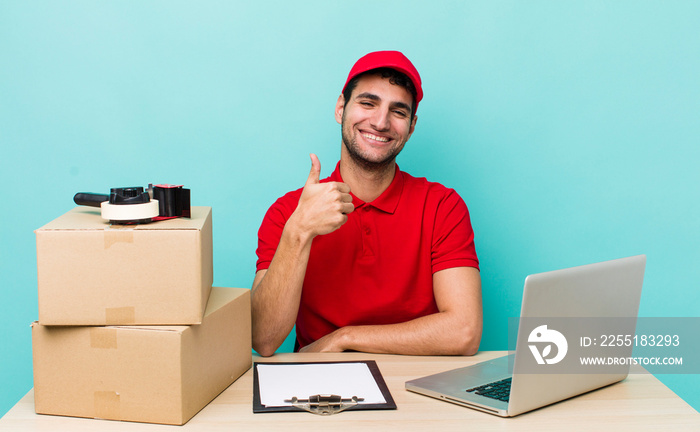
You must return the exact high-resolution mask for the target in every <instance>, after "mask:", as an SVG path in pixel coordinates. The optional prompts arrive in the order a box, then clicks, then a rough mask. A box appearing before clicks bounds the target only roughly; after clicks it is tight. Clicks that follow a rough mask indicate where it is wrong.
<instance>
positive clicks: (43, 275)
mask: <svg viewBox="0 0 700 432" xmlns="http://www.w3.org/2000/svg"><path fill="white" fill-rule="evenodd" d="M36 238H37V267H38V287H39V321H38V322H35V323H34V324H33V325H32V343H33V351H34V397H35V408H36V412H37V413H40V414H56V415H69V416H77V417H89V418H103V419H112V420H128V421H140V422H149V423H164V424H184V423H186V422H187V421H188V420H189V419H190V418H192V416H194V415H195V414H196V413H197V412H198V411H199V410H201V409H202V408H203V407H204V406H206V405H207V404H208V403H209V402H210V401H211V400H212V399H213V398H214V397H216V396H217V395H218V394H219V393H221V392H222V391H223V390H224V389H226V387H228V386H229V385H230V384H231V383H232V382H233V381H235V380H236V379H237V378H238V377H239V376H241V375H242V374H243V373H244V372H245V371H246V370H248V369H249V368H250V366H251V340H250V337H251V336H250V334H251V332H250V291H249V290H248V289H244V288H217V287H214V288H212V274H213V272H212V220H211V208H209V207H193V208H192V218H191V219H185V218H177V219H171V220H166V221H159V222H154V223H150V224H142V225H135V226H116V225H109V224H108V223H106V222H105V221H103V220H102V219H101V217H100V214H99V210H97V209H92V208H87V207H78V208H75V209H73V210H71V211H70V212H68V213H66V214H65V215H63V216H61V217H59V218H57V219H56V220H54V221H52V222H50V223H49V224H47V225H45V226H44V227H42V228H40V229H38V230H37V231H36Z"/></svg>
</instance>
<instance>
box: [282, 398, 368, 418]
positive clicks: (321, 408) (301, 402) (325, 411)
mask: <svg viewBox="0 0 700 432" xmlns="http://www.w3.org/2000/svg"><path fill="white" fill-rule="evenodd" d="M363 400H364V399H363V398H358V397H357V396H353V397H351V398H350V399H343V398H342V397H341V396H338V395H329V394H324V395H321V394H317V395H313V396H309V398H308V399H298V398H297V397H296V396H294V397H293V398H291V399H286V400H285V402H291V404H292V406H294V407H296V408H299V409H303V410H304V411H308V412H310V413H312V414H318V415H331V414H337V413H339V412H341V411H345V410H346V409H348V408H352V407H354V406H355V405H357V404H358V402H360V401H363Z"/></svg>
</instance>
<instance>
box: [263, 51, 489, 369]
mask: <svg viewBox="0 0 700 432" xmlns="http://www.w3.org/2000/svg"><path fill="white" fill-rule="evenodd" d="M422 97H423V90H422V86H421V80H420V76H419V74H418V71H417V70H416V69H415V67H414V66H413V64H412V63H411V62H410V61H409V60H408V59H407V58H406V57H405V56H404V55H403V54H401V53H400V52H397V51H379V52H373V53H370V54H367V55H366V56H364V57H362V58H361V59H360V60H358V61H357V63H356V64H355V65H354V66H353V68H352V70H351V71H350V74H349V75H348V79H347V81H346V83H345V87H344V88H343V92H342V94H341V95H340V96H339V97H338V101H337V103H336V107H335V118H336V121H337V122H338V123H340V124H341V130H342V145H341V156H340V162H339V163H338V165H337V166H336V169H335V172H333V174H332V175H331V176H330V177H329V178H328V179H325V180H323V181H320V180H319V176H320V172H321V165H320V162H319V160H318V158H317V157H316V155H314V154H312V155H311V172H310V173H309V177H308V179H307V180H306V184H305V185H304V187H303V188H302V189H299V190H296V191H293V192H290V193H288V194H286V195H285V196H283V197H282V198H280V199H279V200H277V202H275V204H273V205H272V207H270V209H269V210H268V212H267V214H266V215H265V218H264V220H263V222H262V225H261V227H260V231H259V233H258V238H259V241H258V250H257V253H258V264H257V273H256V275H255V280H254V281H253V288H252V297H251V302H252V314H253V348H254V349H255V350H256V351H257V352H258V353H259V354H260V355H262V356H270V355H272V354H274V352H275V351H276V350H277V348H279V346H280V345H281V344H282V342H283V341H284V339H285V338H286V336H287V335H288V334H289V332H290V331H291V329H292V328H293V326H294V324H295V323H296V326H297V346H298V347H300V348H301V351H308V352H339V351H348V350H353V351H364V352H376V353H395V354H413V355H472V354H474V353H476V351H477V350H478V347H479V342H480V340H481V327H482V310H481V280H480V276H479V270H478V260H477V256H476V252H475V249H474V241H473V232H472V228H471V223H470V220H469V214H468V211H467V207H466V205H465V204H464V202H463V201H462V199H461V198H460V197H459V196H458V195H457V193H456V192H455V191H454V190H452V189H447V188H445V187H444V186H442V185H440V184H437V183H431V182H428V181H427V180H426V179H423V178H414V177H412V176H410V175H408V174H407V173H404V172H402V171H400V170H399V168H398V166H397V164H396V156H397V155H398V154H399V153H400V152H401V150H402V149H403V147H404V145H405V144H406V142H407V141H408V139H409V138H410V137H411V134H412V133H413V131H414V128H415V126H416V120H417V117H416V115H415V114H416V110H417V107H418V103H419V102H420V101H421V99H422Z"/></svg>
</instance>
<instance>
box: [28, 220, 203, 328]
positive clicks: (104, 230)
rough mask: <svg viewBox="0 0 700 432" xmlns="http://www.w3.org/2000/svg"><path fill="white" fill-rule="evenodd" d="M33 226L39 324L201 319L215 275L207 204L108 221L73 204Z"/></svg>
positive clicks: (193, 321)
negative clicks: (167, 214)
mask: <svg viewBox="0 0 700 432" xmlns="http://www.w3.org/2000/svg"><path fill="white" fill-rule="evenodd" d="M35 233H36V246H37V269H38V285H39V322H40V323H41V324H43V325H142V324H145V325H152V324H154V325H155V324H157V325H170V324H175V325H190V324H199V323H201V322H202V314H203V313H204V309H205V307H206V304H207V299H208V297H209V292H210V291H211V286H212V280H213V264H212V220H211V207H192V218H191V219H187V218H177V219H170V220H165V221H159V222H152V223H149V224H142V225H110V224H109V223H107V222H106V221H105V220H103V219H102V218H101V217H100V210H99V209H97V208H92V207H76V208H74V209H73V210H71V211H69V212H68V213H66V214H64V215H63V216H61V217H59V218H57V219H55V220H54V221H52V222H50V223H48V224H47V225H45V226H43V227H41V228H39V229H38V230H36V231H35Z"/></svg>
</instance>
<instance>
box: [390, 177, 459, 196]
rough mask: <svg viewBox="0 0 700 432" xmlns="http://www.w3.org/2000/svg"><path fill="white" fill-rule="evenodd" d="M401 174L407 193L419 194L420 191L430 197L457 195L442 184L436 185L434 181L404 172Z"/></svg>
mask: <svg viewBox="0 0 700 432" xmlns="http://www.w3.org/2000/svg"><path fill="white" fill-rule="evenodd" d="M401 174H402V175H403V181H404V185H405V188H406V190H407V191H409V192H419V191H422V192H423V193H425V194H427V195H431V196H442V197H446V196H450V195H457V196H459V195H458V194H457V192H456V191H455V190H454V189H452V188H449V187H447V186H445V185H443V184H442V183H438V182H435V181H430V180H428V179H427V178H425V177H414V176H413V175H411V174H409V173H407V172H406V171H401Z"/></svg>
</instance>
